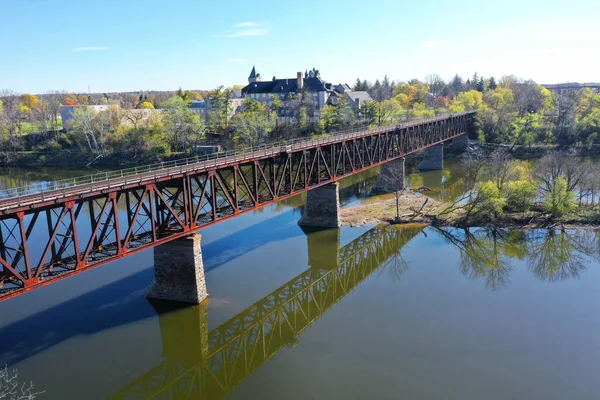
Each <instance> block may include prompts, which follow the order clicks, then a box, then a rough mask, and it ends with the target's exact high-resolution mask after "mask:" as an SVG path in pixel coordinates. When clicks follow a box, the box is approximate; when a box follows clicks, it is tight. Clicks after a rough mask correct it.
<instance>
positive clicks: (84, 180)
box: [0, 112, 472, 215]
mask: <svg viewBox="0 0 600 400" xmlns="http://www.w3.org/2000/svg"><path fill="white" fill-rule="evenodd" d="M468 114H472V112H466V113H459V114H443V115H440V116H437V117H434V118H427V119H421V120H417V121H410V122H407V123H403V124H399V125H396V126H391V127H383V128H375V129H366V130H351V131H344V132H339V133H336V134H332V135H330V136H327V137H323V138H316V139H297V140H294V141H290V142H286V143H275V144H270V145H265V146H257V147H254V148H252V149H245V150H241V151H232V152H223V153H216V154H214V155H209V156H207V157H193V158H187V159H183V160H177V161H174V162H170V163H160V164H154V165H148V166H143V167H135V168H130V169H126V170H119V171H112V172H106V173H102V174H96V175H90V176H84V177H81V178H72V179H65V180H59V181H56V182H51V183H48V184H37V185H29V186H24V187H20V188H14V189H6V190H3V191H0V215H3V214H9V213H11V212H14V211H15V210H14V209H19V210H21V209H22V208H32V207H34V206H37V205H40V206H43V205H45V204H54V203H58V202H61V201H69V200H71V198H77V199H79V198H82V197H85V196H86V195H88V194H96V193H107V192H110V191H112V190H117V189H126V188H127V187H131V186H142V185H144V184H149V183H154V182H160V181H161V180H165V179H173V178H176V177H178V176H181V175H183V174H186V173H190V172H193V173H196V172H201V171H208V170H210V169H216V168H220V167H225V166H228V165H233V164H237V163H241V162H247V161H252V160H256V159H262V158H265V157H272V156H274V155H277V154H280V153H282V152H289V151H301V150H308V149H311V148H315V147H318V146H323V145H327V144H332V143H339V142H342V141H344V140H348V139H356V138H360V137H364V136H371V135H373V134H377V133H383V132H390V131H394V130H396V129H405V128H409V127H412V126H417V125H422V124H425V123H431V122H437V121H442V120H445V119H447V118H448V117H449V116H460V115H468Z"/></svg>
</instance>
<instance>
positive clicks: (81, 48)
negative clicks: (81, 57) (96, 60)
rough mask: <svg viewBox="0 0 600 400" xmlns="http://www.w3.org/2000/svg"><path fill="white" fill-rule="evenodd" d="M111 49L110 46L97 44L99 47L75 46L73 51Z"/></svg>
mask: <svg viewBox="0 0 600 400" xmlns="http://www.w3.org/2000/svg"><path fill="white" fill-rule="evenodd" d="M105 50H110V47H104V46H97V47H75V48H73V51H105Z"/></svg>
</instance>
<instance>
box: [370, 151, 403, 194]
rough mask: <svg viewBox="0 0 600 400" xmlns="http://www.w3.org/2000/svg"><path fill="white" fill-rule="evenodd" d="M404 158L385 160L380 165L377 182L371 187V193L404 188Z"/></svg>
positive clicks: (390, 191) (389, 191)
mask: <svg viewBox="0 0 600 400" xmlns="http://www.w3.org/2000/svg"><path fill="white" fill-rule="evenodd" d="M404 171H405V158H404V157H402V158H399V159H397V160H393V161H390V162H387V163H385V164H383V165H382V166H381V170H380V171H379V176H378V177H377V182H375V185H373V188H372V189H371V194H386V193H394V192H396V191H399V190H402V189H404V188H405V181H406V176H405V172H404Z"/></svg>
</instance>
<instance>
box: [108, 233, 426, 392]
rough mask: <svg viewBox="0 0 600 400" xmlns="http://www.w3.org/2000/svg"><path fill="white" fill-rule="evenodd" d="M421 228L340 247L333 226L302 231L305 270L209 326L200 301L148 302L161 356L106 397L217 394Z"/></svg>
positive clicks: (287, 342) (289, 341) (288, 342)
mask: <svg viewBox="0 0 600 400" xmlns="http://www.w3.org/2000/svg"><path fill="white" fill-rule="evenodd" d="M422 229H423V226H421V225H410V226H402V227H399V226H383V225H381V226H377V227H375V228H373V229H371V230H370V231H368V232H366V233H365V234H363V235H362V236H360V237H358V238H357V239H355V240H354V241H352V242H351V243H349V244H347V245H346V246H344V247H343V248H341V249H340V248H339V230H337V229H334V230H327V231H321V232H314V233H311V234H309V235H307V238H308V239H307V240H308V249H309V254H308V256H309V264H310V266H311V268H310V269H308V270H306V271H305V272H303V273H302V274H300V275H298V276H297V277H295V278H294V279H292V280H290V281H289V282H287V283H286V284H284V285H283V286H281V287H279V288H278V289H276V290H275V291H273V292H272V293H270V294H269V295H267V296H266V297H264V298H263V299H262V300H260V301H258V302H257V303H255V304H253V305H252V306H250V307H248V308H247V309H246V310H244V311H242V312H241V313H239V314H238V315H236V316H235V317H233V318H231V319H230V320H229V321H227V322H225V323H224V324H222V325H221V326H219V327H217V328H216V329H214V330H213V331H211V332H209V331H208V312H207V307H206V302H204V303H203V304H201V305H199V306H193V307H187V308H184V309H182V310H178V311H177V312H168V311H173V310H172V309H171V310H166V309H164V307H167V306H166V305H165V303H160V304H159V303H154V304H153V305H154V306H155V308H156V309H157V311H158V312H159V313H160V314H161V315H160V317H159V323H160V329H161V335H162V341H163V356H164V357H165V358H166V360H165V361H164V362H163V363H161V364H160V365H158V366H157V367H155V368H153V369H152V370H151V371H149V372H148V373H146V374H145V375H143V376H142V377H140V378H138V379H137V380H135V381H134V382H132V383H131V384H129V385H128V386H127V387H125V388H123V389H122V390H120V391H119V392H118V393H116V394H115V395H113V396H112V397H111V398H112V399H188V398H189V399H191V398H193V399H197V398H201V399H218V398H221V397H223V396H225V395H227V394H229V393H231V392H232V391H233V390H234V389H235V388H236V387H237V386H238V385H239V384H241V383H242V382H243V381H244V380H245V379H246V378H247V377H248V376H250V375H251V374H252V373H254V372H255V371H256V370H257V369H258V368H259V367H261V366H262V365H263V364H264V363H265V362H266V361H268V360H269V359H270V358H271V357H273V356H274V355H275V354H276V353H277V352H278V351H280V350H281V349H282V348H283V347H285V346H294V345H295V344H296V343H297V340H298V335H299V334H300V333H301V332H302V331H304V330H305V329H306V328H308V327H309V326H310V325H311V324H312V323H313V322H314V321H315V320H317V319H318V318H319V317H321V316H322V315H323V314H324V313H325V312H326V311H327V310H329V308H331V307H332V306H333V305H334V304H336V303H337V302H338V301H340V300H341V299H342V298H343V297H344V296H345V295H347V294H348V293H350V292H351V291H352V290H353V289H354V288H355V287H356V286H358V285H359V284H360V283H361V282H362V281H363V280H365V279H366V278H367V277H368V276H369V275H371V274H372V273H373V272H374V271H375V270H377V269H379V268H380V267H382V266H383V265H385V264H386V263H387V262H388V260H390V259H391V258H393V256H394V255H396V254H397V253H398V252H399V251H400V250H401V248H402V247H403V246H404V245H405V244H407V243H408V242H409V241H410V240H411V239H412V238H413V237H415V236H416V235H417V234H418V233H419V232H421V231H422Z"/></svg>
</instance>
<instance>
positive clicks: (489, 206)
mask: <svg viewBox="0 0 600 400" xmlns="http://www.w3.org/2000/svg"><path fill="white" fill-rule="evenodd" d="M475 190H477V195H476V197H475V201H473V202H472V210H471V211H472V212H473V214H478V215H479V216H481V217H497V216H499V215H501V214H502V212H503V210H504V207H505V206H506V198H504V197H503V196H502V194H501V193H500V190H499V189H498V187H497V186H496V184H495V183H494V182H492V181H486V182H483V183H481V184H480V185H479V186H478V188H476V189H475Z"/></svg>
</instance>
